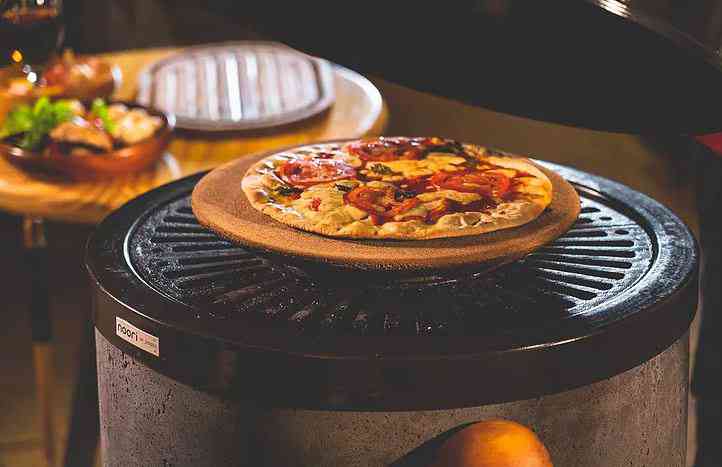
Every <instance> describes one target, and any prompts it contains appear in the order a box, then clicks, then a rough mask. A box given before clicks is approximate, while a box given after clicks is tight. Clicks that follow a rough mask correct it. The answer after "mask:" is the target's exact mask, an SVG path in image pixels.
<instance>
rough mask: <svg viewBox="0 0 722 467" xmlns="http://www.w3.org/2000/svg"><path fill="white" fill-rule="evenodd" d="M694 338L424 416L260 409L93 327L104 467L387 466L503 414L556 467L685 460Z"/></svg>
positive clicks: (653, 466) (679, 463)
mask: <svg viewBox="0 0 722 467" xmlns="http://www.w3.org/2000/svg"><path fill="white" fill-rule="evenodd" d="M688 344H689V343H688V337H687V336H686V335H685V336H683V337H682V338H680V339H679V340H678V341H677V342H676V343H675V344H673V345H672V346H671V347H670V348H668V349H667V350H665V351H664V352H662V353H661V354H660V355H658V356H656V357H655V358H653V359H651V360H649V361H648V362H646V363H644V364H642V365H639V366H637V367H636V368H633V369H631V370H629V371H626V372H624V373H622V374H619V375H617V376H615V377H612V378H610V379H607V380H604V381H601V382H597V383H594V384H591V385H588V386H584V387H581V388H577V389H574V390H570V391H566V392H562V393H558V394H553V395H548V396H543V397H539V398H536V399H529V400H523V401H516V402H510V403H504V404H495V405H486V406H481V407H470V408H461V409H451V410H432V411H416V412H357V411H318V410H288V409H283V410H280V409H279V410H260V409H258V408H256V407H253V406H252V405H250V404H248V405H244V404H241V403H238V402H231V401H224V400H221V399H220V398H217V397H215V396H211V395H208V394H206V393H204V392H201V391H198V390H195V389H193V388H191V387H189V386H186V385H184V384H180V383H178V382H176V381H174V380H172V379H170V378H167V377H166V376H163V375H161V374H159V373H157V372H155V371H153V370H151V369H149V368H148V367H146V366H144V365H143V364H142V363H140V362H138V361H136V360H135V359H134V358H132V357H131V356H129V355H127V354H125V353H123V352H122V351H120V350H119V349H117V348H116V347H115V346H113V345H112V344H110V343H109V342H108V341H107V340H106V339H105V338H104V337H103V336H102V335H101V334H100V333H99V332H97V331H96V347H97V355H98V386H99V395H100V423H101V454H102V462H103V466H105V467H148V466H153V467H155V466H169V467H170V466H173V467H184V466H188V467H191V466H192V467H225V466H229V467H231V466H254V467H265V466H269V467H270V466H283V467H326V466H328V467H345V466H349V467H356V466H358V467H376V466H387V465H388V464H390V463H393V462H394V461H396V460H398V459H399V458H401V457H403V456H404V455H406V454H407V453H408V452H410V451H412V450H413V449H414V448H416V447H418V446H420V445H421V444H423V443H424V442H425V441H427V440H429V439H431V438H433V437H435V436H437V435H438V434H440V433H442V432H444V431H446V430H449V429H451V428H453V427H456V426H459V425H462V424H465V423H468V422H472V421H477V420H482V419H489V418H494V417H503V418H507V419H511V420H515V421H518V422H520V423H523V424H525V425H527V426H529V427H531V428H532V429H533V430H534V431H536V433H537V434H538V435H539V437H540V438H541V439H542V441H543V442H544V444H545V445H546V446H547V448H548V449H549V452H550V453H551V456H552V459H553V461H554V465H555V467H579V466H584V467H611V466H626V467H642V466H644V467H684V465H685V459H686V440H687V392H688V352H689V345H688ZM458 384H463V382H458ZM290 390H291V389H290ZM419 467H421V466H419Z"/></svg>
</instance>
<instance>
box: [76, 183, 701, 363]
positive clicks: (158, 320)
mask: <svg viewBox="0 0 722 467" xmlns="http://www.w3.org/2000/svg"><path fill="white" fill-rule="evenodd" d="M197 177H200V175H199V176H196V178H197ZM611 183H613V182H611ZM642 196H643V195H642ZM163 198H164V200H163V202H167V201H168V200H169V199H171V198H173V197H172V196H166V197H163ZM657 206H659V205H657ZM663 209H666V208H663ZM148 210H149V209H148V208H147V207H146V209H145V211H146V212H147V211H148ZM669 214H671V213H669ZM128 231H130V230H128ZM690 238H691V237H690ZM692 241H694V240H693V239H692ZM90 248H92V240H91V241H89V250H88V252H90ZM693 255H696V253H695V252H693ZM123 261H127V258H123ZM693 262H694V261H692V263H693ZM92 263H93V260H92V259H91V258H89V257H88V265H89V271H90V274H91V276H92V277H94V279H95V280H96V282H98V283H99V285H101V287H103V288H104V286H103V285H102V284H101V281H98V276H97V275H96V274H95V273H94V271H93V268H92V267H91V264H92ZM127 264H128V263H126V265H127ZM678 272H680V271H678ZM681 272H683V274H684V272H685V271H681ZM686 273H687V275H688V274H689V271H686ZM134 279H135V280H141V278H139V276H137V275H134ZM146 285H147V284H146ZM149 290H152V291H153V293H157V292H156V291H155V289H154V288H151V289H149ZM105 292H106V293H108V294H109V296H113V294H112V293H111V292H110V291H109V290H107V289H106V290H105ZM667 292H668V293H671V292H673V291H667ZM114 298H115V297H114ZM164 298H171V297H165V296H164ZM115 300H116V301H118V303H119V304H122V301H121V300H119V299H117V298H115ZM171 301H172V306H177V305H181V306H183V307H184V308H186V309H188V310H189V311H191V309H190V308H189V307H188V306H187V305H185V304H182V303H179V302H177V301H176V300H174V299H172V298H171ZM124 306H125V305H124ZM130 308H132V307H130ZM133 313H136V314H138V315H140V316H143V317H144V318H146V319H148V320H151V321H153V322H155V323H156V324H158V325H160V326H170V327H174V328H177V329H178V331H181V330H182V332H186V333H189V334H197V335H200V336H205V337H206V338H215V339H218V340H220V341H224V342H225V343H226V344H231V345H233V344H234V341H233V339H230V338H224V337H223V336H221V335H218V334H215V333H213V332H202V330H199V329H198V328H197V327H196V328H195V329H192V328H186V329H183V328H184V326H183V325H182V324H180V323H177V322H176V323H172V322H169V321H166V320H164V319H162V318H161V317H159V316H153V314H151V313H144V312H143V310H142V309H135V310H133ZM192 315H193V313H192V311H191V313H189V314H188V315H185V316H192ZM173 317H174V318H176V319H177V318H181V317H182V316H181V315H180V314H178V313H175V314H174V316H173ZM598 324H599V323H597V325H598ZM607 324H608V323H607ZM199 331H200V332H199ZM577 337H580V336H577ZM363 339H369V338H368V337H365V338H363ZM568 340H569V336H567V338H566V339H563V341H568ZM235 344H238V343H237V342H236V343H235ZM542 346H543V344H542ZM531 347H536V346H531ZM269 350H270V349H269Z"/></svg>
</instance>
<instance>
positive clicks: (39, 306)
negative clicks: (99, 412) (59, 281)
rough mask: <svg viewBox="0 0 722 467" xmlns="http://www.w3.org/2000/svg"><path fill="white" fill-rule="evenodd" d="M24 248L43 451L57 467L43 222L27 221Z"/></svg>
mask: <svg viewBox="0 0 722 467" xmlns="http://www.w3.org/2000/svg"><path fill="white" fill-rule="evenodd" d="M23 244H24V246H25V255H26V261H27V264H28V268H29V270H30V310H29V311H30V326H31V329H32V339H33V363H34V366H35V387H36V393H37V401H38V406H39V408H40V423H41V429H42V437H43V449H44V455H45V461H46V464H47V465H48V466H49V467H52V466H54V465H55V427H54V424H53V400H52V389H53V387H54V385H55V381H54V377H53V367H54V365H53V355H54V353H53V345H52V342H51V338H52V327H51V323H50V312H49V300H48V258H47V242H46V240H45V228H44V224H43V220H42V219H39V218H33V217H25V218H23Z"/></svg>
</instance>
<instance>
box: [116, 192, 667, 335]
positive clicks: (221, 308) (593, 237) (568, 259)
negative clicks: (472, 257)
mask: <svg viewBox="0 0 722 467" xmlns="http://www.w3.org/2000/svg"><path fill="white" fill-rule="evenodd" d="M578 190H579V191H580V195H581V199H582V211H581V215H580V217H579V219H578V221H577V222H576V224H575V225H574V226H573V228H572V229H571V230H570V231H569V232H568V233H567V234H565V235H564V236H562V237H561V238H559V239H557V240H556V241H555V242H553V243H551V244H549V245H547V246H545V247H543V248H541V249H539V250H538V251H536V252H534V253H533V254H531V255H529V256H527V257H526V258H524V259H523V260H521V261H517V262H516V263H513V264H510V265H507V266H505V267H502V268H500V269H497V270H495V271H493V272H491V273H486V274H479V275H477V276H472V277H467V278H465V279H463V280H445V281H437V282H436V283H434V284H431V285H430V284H429V283H419V284H414V283H406V284H404V286H403V287H391V288H387V289H384V288H378V287H377V288H364V287H362V288H358V287H357V288H351V287H345V288H344V287H343V286H341V287H339V286H338V283H339V282H338V281H336V282H333V283H331V282H330V281H329V279H328V278H322V277H317V276H313V277H309V276H308V275H306V274H305V273H303V272H302V271H300V270H298V269H296V268H292V267H287V266H283V265H278V264H274V263H271V262H269V261H268V260H266V259H264V258H261V257H259V256H257V255H256V254H255V253H253V252H251V251H249V250H246V249H244V248H242V247H239V246H237V245H234V244H232V243H230V242H228V241H225V240H223V239H221V238H219V237H218V236H216V235H215V234H214V233H212V232H210V231H208V230H206V229H205V228H203V227H201V226H200V225H199V224H198V223H197V221H196V219H195V217H194V216H193V213H192V211H191V208H190V198H189V196H188V195H186V196H183V197H181V198H178V199H176V200H175V201H173V202H171V203H168V204H165V205H163V206H160V207H159V208H157V209H155V210H153V211H151V212H150V213H148V214H147V216H146V217H145V218H144V219H143V220H142V221H140V222H138V223H137V224H136V228H135V229H134V231H133V232H132V233H131V235H130V236H129V237H128V240H127V243H126V248H127V252H128V256H129V257H130V259H131V263H132V265H133V267H134V268H135V270H136V273H137V274H139V276H140V277H142V278H143V280H144V281H145V282H146V283H147V284H148V285H150V286H151V287H152V288H153V289H154V290H156V291H157V292H159V293H162V294H164V295H165V296H166V297H168V298H171V299H173V300H176V301H178V302H181V303H184V304H186V305H189V306H190V307H191V309H193V310H195V312H196V316H197V317H198V318H202V317H205V318H209V319H225V320H235V319H244V320H249V319H250V320H251V321H254V322H258V323H264V324H270V325H274V326H290V327H291V328H292V329H296V330H297V332H299V333H301V334H304V335H318V334H333V335H358V336H363V335H369V336H380V335H406V336H409V335H489V334H496V335H499V334H507V333H508V334H513V333H518V332H519V329H522V328H530V327H535V326H540V325H543V324H544V322H545V321H546V322H549V323H559V320H560V319H565V318H568V317H572V316H576V315H579V314H584V313H588V314H593V313H594V310H595V308H596V307H598V306H599V305H601V304H603V303H604V302H605V301H607V300H608V299H610V298H611V297H614V296H615V295H618V294H620V293H621V292H622V291H624V290H625V289H627V288H629V287H631V286H632V285H633V284H634V283H636V282H637V281H638V280H639V279H640V278H641V277H642V276H644V275H645V273H646V272H647V271H648V269H649V267H650V265H651V264H652V261H653V258H654V256H655V249H656V246H655V243H654V241H653V239H652V237H651V236H650V235H649V233H648V232H647V231H646V230H645V229H644V228H643V227H642V226H641V225H640V223H639V222H637V221H635V220H634V219H633V218H632V217H631V216H632V215H633V214H632V213H631V212H630V213H629V214H628V213H625V209H624V207H623V206H621V205H617V203H616V202H614V201H613V200H610V199H608V198H605V197H604V196H602V195H600V194H599V193H597V192H594V191H593V190H590V189H587V188H584V187H581V186H578Z"/></svg>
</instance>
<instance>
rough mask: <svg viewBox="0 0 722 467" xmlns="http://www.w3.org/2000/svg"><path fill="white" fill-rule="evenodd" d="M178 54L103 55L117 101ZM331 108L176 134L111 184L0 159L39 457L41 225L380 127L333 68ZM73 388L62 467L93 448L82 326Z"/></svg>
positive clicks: (43, 343)
mask: <svg viewBox="0 0 722 467" xmlns="http://www.w3.org/2000/svg"><path fill="white" fill-rule="evenodd" d="M177 50H178V49H153V50H138V51H130V52H122V53H114V54H108V55H106V58H108V59H109V60H110V61H111V62H113V63H116V64H117V65H118V66H119V67H120V69H121V72H122V75H123V79H122V85H121V86H120V88H119V89H118V90H117V91H116V93H115V96H114V97H115V98H116V99H120V100H133V98H134V96H135V93H136V77H137V75H138V74H139V72H140V71H141V70H142V69H143V68H144V67H145V66H147V65H148V64H150V63H152V62H154V61H156V60H158V59H161V58H163V57H166V56H167V55H170V54H173V53H175V52H177ZM335 92H336V101H335V103H334V105H333V106H332V107H331V109H330V110H329V111H327V112H325V113H323V114H321V115H319V116H317V117H314V118H312V119H309V120H307V121H304V122H300V123H297V124H294V125H289V126H286V127H283V128H280V129H277V130H273V131H266V132H258V133H255V134H250V133H234V134H220V135H208V134H206V135H202V134H198V133H196V134H192V133H179V132H176V137H175V139H174V140H173V142H172V143H171V145H170V147H169V149H168V152H167V153H166V154H165V156H164V157H163V159H162V160H161V161H160V162H159V163H158V164H157V165H156V166H155V167H154V168H152V169H150V170H147V171H144V172H140V173H136V174H130V175H128V176H125V177H119V178H115V179H111V180H98V181H89V182H72V181H68V180H63V179H60V178H53V177H49V176H41V175H38V174H30V173H27V172H25V171H23V170H21V169H19V168H17V167H15V166H13V165H11V164H9V163H8V162H6V161H5V160H4V159H1V158H0V209H2V210H5V211H9V212H11V213H14V214H17V215H20V216H22V217H23V218H24V222H23V233H24V236H23V238H24V245H25V248H26V252H27V260H28V262H29V264H30V269H31V271H32V272H33V275H32V277H31V282H32V290H31V296H30V300H29V308H30V315H31V319H30V321H31V323H32V328H33V354H34V364H35V374H36V389H37V397H38V404H39V407H40V419H41V423H42V432H43V442H44V446H45V458H46V461H47V465H48V466H54V465H55V461H56V455H55V452H54V450H53V445H54V439H55V434H54V429H53V422H52V418H53V417H52V412H53V410H52V404H51V402H50V401H51V399H52V397H51V394H52V389H53V385H54V383H53V377H52V359H53V352H52V330H51V327H50V316H49V304H48V284H49V283H48V277H47V270H48V267H47V256H46V254H45V247H46V240H45V233H44V228H43V220H45V219H51V220H56V221H62V222H74V223H97V222H99V221H100V220H101V219H103V218H104V217H105V216H106V215H107V214H108V213H109V212H111V211H113V210H114V209H116V208H118V207H119V206H120V205H122V204H123V203H125V202H126V201H128V200H130V199H132V198H134V197H136V196H138V195H140V194H142V193H145V192H146V191H148V190H151V189H152V188H155V187H157V186H159V185H163V184H165V183H168V182H170V181H173V180H175V179H178V178H181V177H184V176H186V175H190V174H193V173H196V172H199V171H203V170H207V169H211V168H213V167H215V166H217V165H219V164H221V163H223V162H226V161H228V160H230V159H234V158H237V157H240V156H243V155H247V154H250V153H254V152H258V151H265V150H270V149H273V148H278V147H282V146H288V145H293V144H303V143H307V142H313V141H322V140H327V139H337V138H355V137H361V136H366V135H377V134H380V133H382V132H383V130H384V128H385V126H386V123H387V110H386V105H385V103H384V102H383V99H382V98H381V95H380V94H379V92H378V90H377V89H376V88H375V87H374V86H373V85H372V84H371V83H370V82H369V81H368V80H366V79H365V78H364V77H362V76H360V75H358V74H356V73H354V72H352V71H350V70H346V69H343V68H337V69H336V77H335ZM86 334H87V339H86V340H87V342H86V346H87V347H88V352H83V355H82V358H81V361H80V362H79V364H80V370H79V376H78V383H77V385H76V388H75V393H74V396H73V409H72V415H71V417H72V418H71V427H70V429H69V435H68V443H67V446H68V447H67V449H66V453H65V459H64V465H65V466H68V467H69V466H72V467H85V466H90V465H91V464H92V460H93V457H94V451H95V449H94V448H95V444H96V442H97V430H98V428H97V392H96V389H95V366H94V361H93V352H92V350H91V349H92V348H93V347H92V334H91V328H90V327H89V329H88V332H87V333H86Z"/></svg>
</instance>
